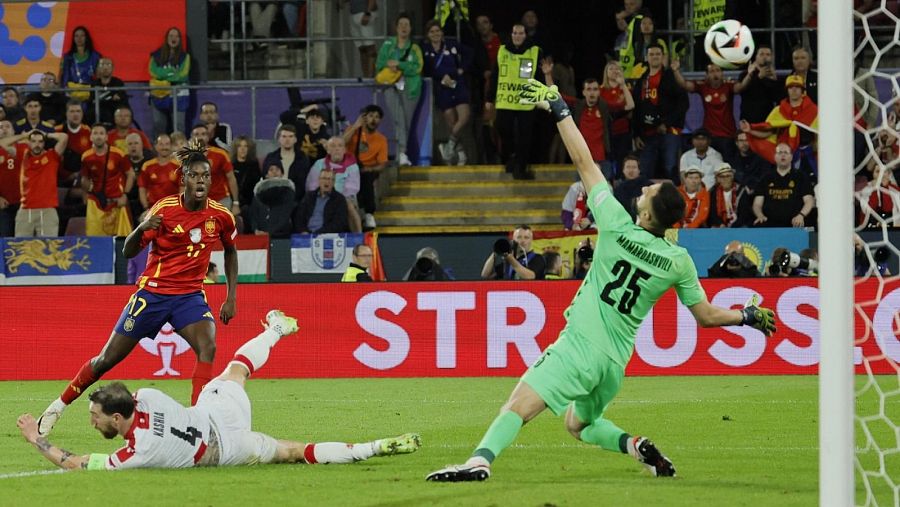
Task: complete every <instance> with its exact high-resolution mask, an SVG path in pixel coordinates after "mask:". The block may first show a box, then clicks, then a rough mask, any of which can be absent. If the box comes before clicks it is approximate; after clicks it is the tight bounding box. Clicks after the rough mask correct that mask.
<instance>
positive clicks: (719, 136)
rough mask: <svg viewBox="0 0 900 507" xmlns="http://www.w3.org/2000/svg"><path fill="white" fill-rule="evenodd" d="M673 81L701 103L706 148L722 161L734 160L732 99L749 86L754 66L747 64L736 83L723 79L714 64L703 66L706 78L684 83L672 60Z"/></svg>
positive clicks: (679, 69)
mask: <svg viewBox="0 0 900 507" xmlns="http://www.w3.org/2000/svg"><path fill="white" fill-rule="evenodd" d="M671 67H672V72H673V73H674V74H675V81H676V82H677V83H678V85H679V86H681V87H682V88H684V89H685V90H686V91H687V92H688V93H697V94H699V95H700V98H701V99H702V102H703V128H705V129H706V130H708V131H709V133H710V135H711V136H712V139H711V140H710V144H711V145H712V147H713V148H715V150H716V151H718V152H719V153H721V154H722V157H723V158H725V159H726V160H731V158H732V157H734V150H735V146H734V138H735V136H736V135H737V128H736V123H735V121H734V95H735V94H737V93H741V92H742V91H744V89H745V88H747V87H748V86H749V85H750V81H751V79H752V75H753V73H754V72H755V71H756V63H755V62H754V63H751V64H750V67H749V68H748V72H747V74H746V75H745V76H744V79H743V80H741V82H739V83H735V82H734V81H731V80H726V79H724V75H723V73H722V68H721V67H719V66H718V65H716V64H714V63H710V64H709V65H707V66H706V78H704V79H700V80H696V81H688V80H686V79H684V76H683V75H681V62H680V61H679V60H672V65H671Z"/></svg>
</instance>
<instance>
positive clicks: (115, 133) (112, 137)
mask: <svg viewBox="0 0 900 507" xmlns="http://www.w3.org/2000/svg"><path fill="white" fill-rule="evenodd" d="M129 134H137V135H138V136H140V138H141V144H143V145H144V149H147V150H153V146H151V145H150V139H149V138H148V137H147V134H145V133H143V132H141V131H140V130H138V129H136V128H134V127H129V128H128V131H126V132H125V133H124V134H123V133H121V132H119V130H118V129H112V130H110V131H109V136H108V137H107V139H106V142H107V143H109V144H110V146H115V147H116V148H118V149H120V150H122V151H124V152H125V153H128V145H126V144H125V138H126V137H128V135H129Z"/></svg>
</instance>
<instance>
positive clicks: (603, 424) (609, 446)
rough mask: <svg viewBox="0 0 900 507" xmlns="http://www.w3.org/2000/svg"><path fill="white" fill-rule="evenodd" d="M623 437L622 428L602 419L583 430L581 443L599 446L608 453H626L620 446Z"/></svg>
mask: <svg viewBox="0 0 900 507" xmlns="http://www.w3.org/2000/svg"><path fill="white" fill-rule="evenodd" d="M622 435H625V432H624V431H623V430H622V428H619V427H618V426H616V425H615V424H614V423H613V422H612V421H610V420H609V419H604V418H602V417H601V418H599V419H597V420H595V421H594V422H592V423H591V424H590V425H589V426H587V427H586V428H584V429H583V430H581V441H582V442H585V443H588V444H594V445H599V446H600V447H602V448H603V449H605V450H607V451H618V452H626V451H625V450H624V449H622V448H621V447H620V445H619V442H620V440H621V438H622Z"/></svg>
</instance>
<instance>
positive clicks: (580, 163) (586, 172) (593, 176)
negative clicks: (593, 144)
mask: <svg viewBox="0 0 900 507" xmlns="http://www.w3.org/2000/svg"><path fill="white" fill-rule="evenodd" d="M519 102H520V103H523V104H534V105H535V106H536V107H538V108H540V109H544V110H546V111H550V114H552V115H553V118H554V119H555V120H556V128H558V129H559V135H560V137H562V140H563V143H564V144H565V145H566V150H567V151H568V152H569V156H570V157H572V162H573V163H574V164H575V168H576V169H577V170H578V176H580V177H581V181H582V183H584V190H585V192H587V193H588V194H590V192H591V188H593V187H594V185H596V184H598V183H602V182H604V181H605V178H604V177H603V173H602V172H600V168H599V167H597V164H595V163H594V159H593V157H591V150H590V149H588V145H587V142H585V140H584V137H583V136H582V135H581V132H580V131H579V130H578V126H577V125H575V121H574V120H573V119H572V114H571V112H570V111H569V106H568V105H567V104H566V102H565V101H564V100H563V98H562V95H561V94H560V93H559V91H558V90H557V89H556V86H555V85H554V86H549V87H548V86H546V85H544V84H543V83H541V82H540V81H537V80H535V79H530V80H529V81H528V83H527V84H525V89H524V91H523V92H522V95H521V99H520V100H519Z"/></svg>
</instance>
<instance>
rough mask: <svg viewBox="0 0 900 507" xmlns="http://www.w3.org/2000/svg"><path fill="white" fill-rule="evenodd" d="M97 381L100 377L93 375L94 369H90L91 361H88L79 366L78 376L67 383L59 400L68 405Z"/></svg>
mask: <svg viewBox="0 0 900 507" xmlns="http://www.w3.org/2000/svg"><path fill="white" fill-rule="evenodd" d="M99 379H100V377H99V376H98V375H95V374H94V369H93V368H92V367H91V361H90V360H88V362H86V363H84V364H83V365H82V366H81V369H80V370H78V374H77V375H75V378H73V379H72V381H71V382H69V385H68V386H66V389H65V390H64V391H63V392H62V394H61V395H60V396H59V398H60V399H61V400H62V402H63V403H65V404H66V405H68V404H70V403H72V402H73V401H75V400H76V399H77V398H78V397H79V396H81V393H83V392H84V390H85V389H87V388H88V387H90V386H91V384H93V383H94V382H96V381H97V380H99Z"/></svg>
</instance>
